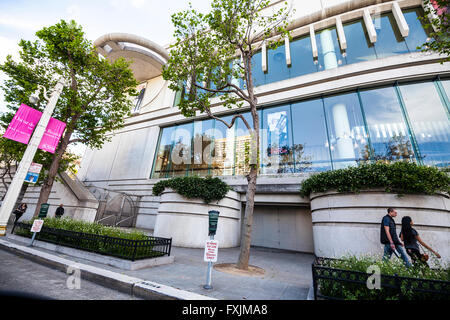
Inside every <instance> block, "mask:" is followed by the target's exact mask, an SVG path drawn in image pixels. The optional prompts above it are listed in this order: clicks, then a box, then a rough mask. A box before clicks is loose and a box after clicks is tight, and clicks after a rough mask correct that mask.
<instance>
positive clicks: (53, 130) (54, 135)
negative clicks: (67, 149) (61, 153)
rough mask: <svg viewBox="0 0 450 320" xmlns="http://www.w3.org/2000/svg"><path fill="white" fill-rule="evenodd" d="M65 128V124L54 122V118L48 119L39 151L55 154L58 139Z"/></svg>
mask: <svg viewBox="0 0 450 320" xmlns="http://www.w3.org/2000/svg"><path fill="white" fill-rule="evenodd" d="M65 128H66V123H65V122H62V121H59V120H56V119H55V118H50V121H49V122H48V125H47V128H45V133H44V136H43V137H42V140H41V143H40V144H39V149H41V150H44V151H48V152H51V153H55V150H56V147H57V146H58V143H59V139H60V138H61V135H62V133H63V132H64V129H65Z"/></svg>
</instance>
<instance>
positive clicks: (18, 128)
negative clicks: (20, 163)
mask: <svg viewBox="0 0 450 320" xmlns="http://www.w3.org/2000/svg"><path fill="white" fill-rule="evenodd" d="M41 116H42V112H40V111H39V110H36V109H33V108H31V107H29V106H27V105H26V104H23V103H22V104H21V105H20V107H19V110H17V112H16V114H15V116H14V118H13V119H12V121H11V123H10V124H9V126H8V129H6V132H5V134H4V135H3V137H4V138H7V139H10V140H14V141H18V142H20V143H25V144H28V141H30V137H31V134H32V133H33V130H34V127H35V126H36V125H37V123H38V122H39V119H40V118H41Z"/></svg>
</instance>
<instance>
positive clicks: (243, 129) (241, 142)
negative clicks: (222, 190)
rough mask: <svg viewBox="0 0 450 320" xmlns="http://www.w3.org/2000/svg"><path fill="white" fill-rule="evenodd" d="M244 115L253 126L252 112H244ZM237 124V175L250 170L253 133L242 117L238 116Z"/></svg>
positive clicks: (244, 173)
mask: <svg viewBox="0 0 450 320" xmlns="http://www.w3.org/2000/svg"><path fill="white" fill-rule="evenodd" d="M242 115H243V116H244V118H245V120H246V121H247V122H248V124H249V125H250V127H253V118H252V115H251V114H250V112H246V113H243V114H242ZM260 121H261V120H260ZM235 125H236V142H235V175H246V174H247V173H249V171H250V148H251V135H250V132H249V130H248V128H247V126H246V125H245V123H244V121H242V119H240V118H238V119H237V120H236V123H235Z"/></svg>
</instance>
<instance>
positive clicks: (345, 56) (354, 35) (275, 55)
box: [174, 8, 429, 106]
mask: <svg viewBox="0 0 450 320" xmlns="http://www.w3.org/2000/svg"><path fill="white" fill-rule="evenodd" d="M402 12H403V16H404V17H405V20H406V23H407V24H408V27H409V34H408V36H407V37H403V36H402V35H401V33H400V30H399V28H398V25H397V22H396V20H395V18H394V15H393V14H392V12H387V13H383V14H380V15H374V16H373V21H372V22H373V25H374V27H375V31H376V34H377V41H376V42H375V43H371V42H370V40H369V36H368V33H367V29H366V26H365V24H364V21H363V19H362V18H361V19H357V20H353V21H349V22H345V23H344V24H343V29H344V34H345V38H346V41H347V48H346V49H345V50H341V48H340V44H339V37H338V34H337V30H336V27H334V26H333V27H330V28H327V29H323V30H317V31H316V35H315V38H316V39H315V40H316V44H317V50H318V57H317V58H316V59H314V57H313V51H312V45H311V38H310V35H309V34H308V35H303V36H301V37H299V38H296V39H293V40H292V41H290V43H289V49H290V54H291V65H289V66H288V65H287V63H286V53H285V50H286V48H285V44H282V45H280V46H279V47H277V48H276V49H267V52H266V55H267V71H266V72H264V71H263V69H262V54H263V52H262V51H261V50H260V51H258V52H257V53H255V54H254V55H253V57H252V77H253V83H254V85H255V86H261V85H265V84H269V83H274V82H277V81H281V80H286V79H291V78H295V77H298V76H302V75H306V74H311V73H314V72H318V71H323V70H328V69H333V68H338V67H341V66H345V65H349V64H353V63H358V62H364V61H370V60H374V59H383V58H387V57H390V56H394V55H399V54H405V53H411V52H416V51H419V49H417V48H418V47H419V46H421V45H422V44H424V43H425V42H427V41H428V40H429V38H428V33H429V32H428V31H427V30H425V28H424V26H423V24H422V22H421V21H420V20H419V17H421V16H423V10H422V9H421V8H413V9H406V10H403V11H402ZM236 83H237V84H239V86H240V87H241V88H242V87H243V86H244V82H243V79H236ZM210 87H211V88H213V89H215V88H216V87H215V85H214V83H211V84H210ZM181 98H182V97H181V94H180V93H177V95H176V97H175V102H174V106H176V105H177V104H178V103H179V101H180V99H181Z"/></svg>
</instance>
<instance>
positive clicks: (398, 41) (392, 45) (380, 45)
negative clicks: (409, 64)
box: [373, 12, 409, 59]
mask: <svg viewBox="0 0 450 320" xmlns="http://www.w3.org/2000/svg"><path fill="white" fill-rule="evenodd" d="M373 24H374V26H375V30H376V32H377V41H376V42H375V51H376V53H377V58H378V59H382V58H386V57H390V56H393V55H397V54H403V53H408V52H409V51H408V47H407V46H406V43H405V40H404V39H403V37H402V35H401V33H400V30H399V29H398V26H397V22H396V21H395V18H394V15H393V14H392V13H391V12H390V13H385V14H382V15H375V16H374V21H373Z"/></svg>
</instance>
